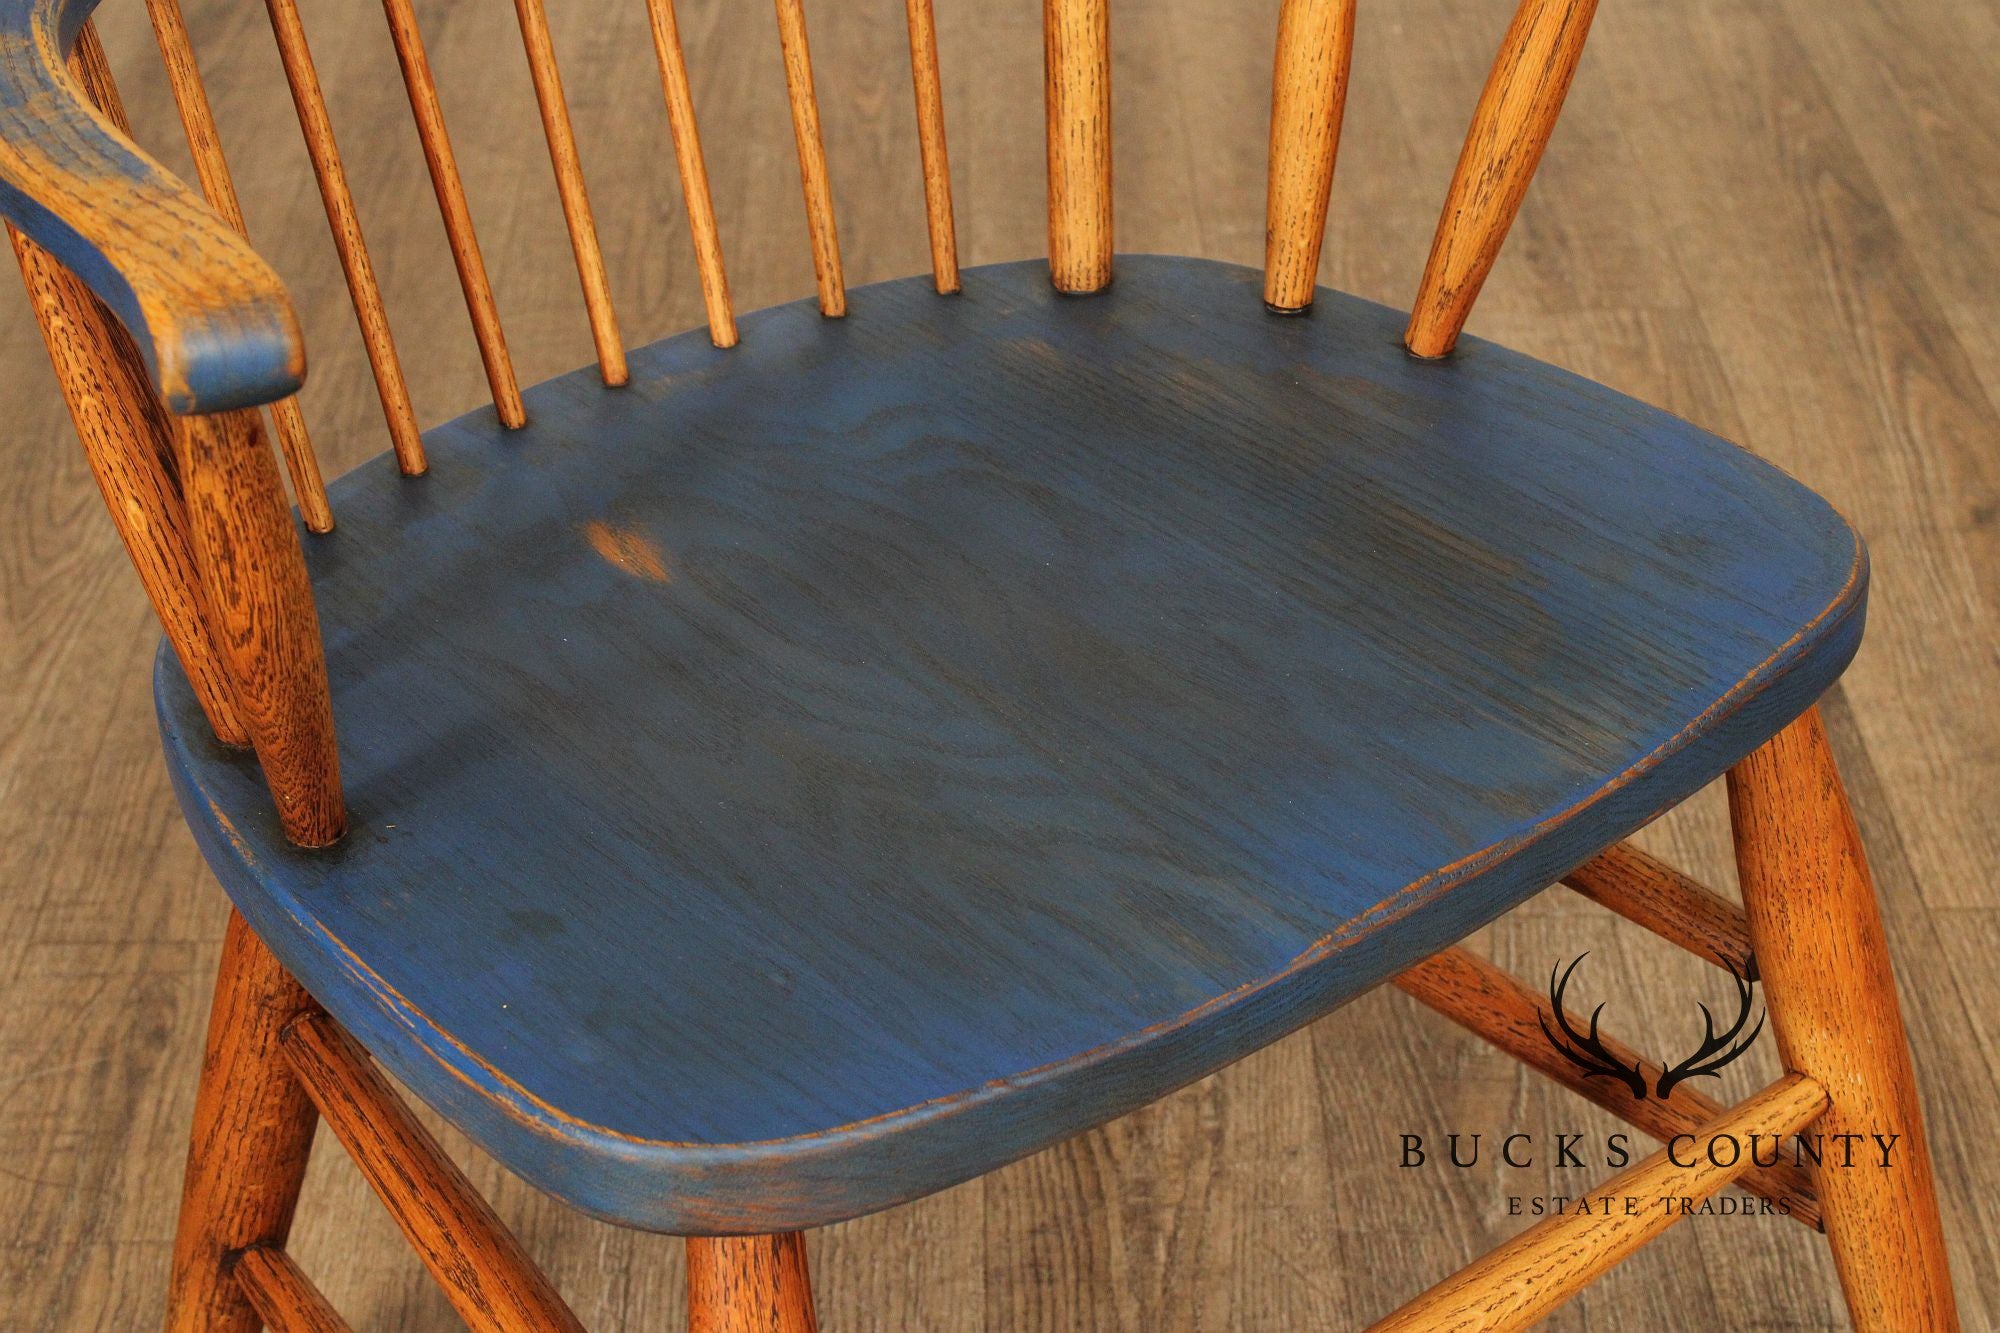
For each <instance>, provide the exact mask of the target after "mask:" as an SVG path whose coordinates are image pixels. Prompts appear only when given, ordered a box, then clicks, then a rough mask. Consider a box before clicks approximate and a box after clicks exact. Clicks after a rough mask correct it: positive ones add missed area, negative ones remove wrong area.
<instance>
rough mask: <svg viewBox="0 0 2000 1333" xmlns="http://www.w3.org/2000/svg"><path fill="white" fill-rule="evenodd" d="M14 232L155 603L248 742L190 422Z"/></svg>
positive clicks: (241, 741) (39, 314) (210, 701)
mask: <svg viewBox="0 0 2000 1333" xmlns="http://www.w3.org/2000/svg"><path fill="white" fill-rule="evenodd" d="M7 235H8V238H9V240H10V241H12V243H13V246H14V257H15V259H16V260H17V261H19V263H20V266H21V276H22V278H23V280H25V281H26V283H27V286H28V299H29V302H30V304H31V306H32V307H33V309H34V312H35V319H36V321H37V322H38V323H39V325H40V326H41V329H42V336H43V338H44V339H45V340H46V343H47V346H48V349H49V357H50V360H51V361H52V362H53V363H54V365H55V371H56V381H57V383H58V384H59V385H60V386H61V388H62V393H63V401H64V402H66V403H67V404H68V405H69V413H70V420H71V422H72V423H73V424H74V425H75V426H76V434H77V438H78V440H79V441H80V442H81V443H82V445H83V453H84V457H86V458H87V459H89V460H90V471H91V475H92V476H94V477H95V478H96V479H97V485H98V489H99V491H100V492H101V493H102V494H103V496H104V503H105V507H106V508H107V509H108V510H109V511H110V513H111V522H112V525H113V526H114V527H116V528H117V529H118V537H119V540H120V541H122V542H123V543H124V546H125V552H126V554H127V555H129V556H130V557H131V559H132V567H133V568H134V569H135V570H137V571H138V574H139V582H140V583H141V584H143V585H144V586H145V589H146V598H147V600H148V601H150V602H151V603H152V604H153V610H154V611H155V612H156V613H157V614H158V616H159V618H160V626H161V628H162V629H164V630H165V631H166V635H167V641H168V642H169V643H170V644H172V646H173V650H174V655H175V657H176V658H177V659H178V660H179V662H180V664H181V669H182V670H183V671H184V672H186V674H187V677H188V679H189V681H190V682H192V686H193V689H194V693H195V696H196V698H197V699H199V700H200V702H201V710H202V714H203V716H205V717H206V718H207V719H208V724H209V726H210V728H211V729H213V731H214V733H215V735H216V738H217V739H218V740H220V741H221V742H222V743H223V744H225V745H235V746H243V745H248V744H249V743H250V733H249V732H248V731H247V730H246V729H245V728H244V725H243V719H242V717H241V715H240V714H239V713H238V712H237V708H236V688H235V686H234V684H233V683H232V682H231V680H230V678H229V674H228V670H227V668H226V667H225V666H224V665H223V661H222V657H221V655H220V653H219V652H218V651H217V649H216V645H215V641H214V638H213V636H212V635H211V633H210V631H209V624H210V620H209V613H208V592H207V589H206V588H205V587H204V586H203V584H202V581H201V574H200V571H199V570H198V569H197V568H196V566H195V561H194V551H193V548H192V547H191V546H190V544H189V537H188V519H187V502H186V500H185V499H184V498H183V496H182V494H181V487H180V479H179V477H178V475H177V466H178V465H177V463H176V460H175V445H174V433H175V432H176V431H177V430H180V429H182V428H183V427H182V425H181V423H179V422H176V421H175V420H173V419H172V418H170V417H169V416H168V415H167V413H166V409H165V408H164V407H163V406H162V405H161V403H160V399H159V396H158V395H157V394H155V393H154V392H153V386H152V383H151V381H150V380H149V379H148V377H147V373H146V366H145V363H144V362H143V361H142V360H141V359H140V357H139V349H138V348H137V347H135V346H133V344H132V338H131V335H130V334H128V333H126V332H125V329H124V326H122V325H121V324H119V323H118V321H117V319H116V318H115V317H114V316H113V315H112V313H111V312H110V311H109V310H107V309H105V308H104V305H103V304H102V303H101V302H100V301H98V299H97V298H96V297H95V296H94V295H92V294H91V291H90V289H89V288H88V287H86V286H85V285H84V284H83V280H82V279H80V278H78V277H77V276H76V275H75V274H73V273H71V272H70V271H69V270H68V269H66V268H64V267H63V266H62V265H61V264H60V263H58V262H57V261H56V260H55V258H54V257H53V256H52V255H50V254H49V253H48V252H47V251H46V250H44V249H42V248H41V247H40V246H38V245H36V244H35V243H34V242H33V241H31V240H29V239H28V238H27V237H25V236H23V235H22V234H21V233H20V232H18V231H16V230H14V228H13V227H12V226H9V227H8V228H7Z"/></svg>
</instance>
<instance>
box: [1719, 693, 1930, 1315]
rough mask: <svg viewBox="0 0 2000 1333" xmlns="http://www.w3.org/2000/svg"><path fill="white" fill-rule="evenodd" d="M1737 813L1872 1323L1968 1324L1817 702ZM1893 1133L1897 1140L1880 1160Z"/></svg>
mask: <svg viewBox="0 0 2000 1333" xmlns="http://www.w3.org/2000/svg"><path fill="white" fill-rule="evenodd" d="M1729 810H1730V817H1731V820H1732V822H1733V825H1734V828H1735V836H1736V859H1737V865H1738V868H1739V871H1740V873H1741V876H1742V883H1743V902H1744V909H1745V913H1746V915H1747V917H1748V919H1749V926H1750V938H1751V943H1752V945H1753V947H1754V948H1755V951H1756V957H1757V966H1758V968H1759V970H1760V971H1761V973H1762V975H1763V978H1764V985H1765V1002H1766V1004H1767V1005H1768V1006H1769V1009H1770V1014H1771V1021H1772V1025H1773V1027H1774V1028H1775V1030H1776V1032H1777V1036H1778V1049H1779V1052H1780V1054H1781V1055H1782V1056H1783V1058H1784V1062H1785V1066H1786V1068H1787V1069H1788V1070H1794V1071H1797V1072H1800V1073H1803V1074H1806V1075H1808V1076H1809V1077H1811V1078H1813V1079H1816V1080H1818V1081H1819V1082H1820V1083H1821V1084H1822V1085H1823V1086H1824V1087H1825V1088H1826V1090H1827V1093H1828V1095H1829V1096H1830V1097H1831V1099H1832V1105H1831V1107H1830V1109H1829V1110H1828V1111H1827V1112H1826V1114H1825V1115H1824V1116H1822V1117H1821V1118H1820V1120H1819V1121H1818V1122H1817V1123H1816V1124H1815V1125H1814V1126H1813V1130H1812V1132H1816V1133H1819V1134H1823V1135H1825V1136H1826V1140H1825V1141H1826V1142H1827V1143H1828V1144H1829V1145H1834V1144H1838V1143H1840V1142H1842V1141H1841V1140H1840V1139H1838V1138H1837V1137H1835V1136H1838V1135H1844V1134H1853V1135H1858V1136H1860V1137H1859V1138H1858V1139H1856V1140H1852V1141H1851V1142H1853V1143H1855V1144H1856V1145H1857V1148H1856V1156H1855V1158H1854V1164H1853V1165H1852V1166H1845V1165H1842V1164H1841V1160H1842V1159H1841V1158H1840V1157H1839V1156H1837V1155H1835V1154H1833V1153H1830V1154H1829V1156H1828V1157H1827V1163H1828V1164H1827V1166H1826V1167H1825V1168H1824V1169H1822V1170H1821V1171H1820V1172H1818V1177H1819V1199H1820V1205H1821V1207H1822V1209H1823V1210H1824V1213H1825V1220H1826V1232H1827V1238H1828V1239H1829V1240H1830V1241H1831V1242H1832V1244H1833V1256H1834V1264H1835V1266H1836V1267H1837V1268H1838V1269H1839V1272H1840V1281H1841V1286H1842V1288H1843V1289H1844V1291H1845V1293H1846V1296H1847V1306H1848V1310H1849V1311H1850V1313H1851V1314H1852V1316H1853V1320H1854V1326H1855V1328H1856V1329H1857V1330H1860V1333H1874V1331H1875V1330H1912V1331H1915V1330H1925V1331H1926V1333H1936V1331H1937V1330H1947V1329H1956V1328H1957V1327H1958V1314H1957V1310H1956V1307H1955V1303H1954V1300H1953V1296H1952V1289H1951V1274H1950V1272H1949V1270H1948V1269H1947V1267H1946V1263H1945V1249H1944V1233H1943V1228H1942V1226H1941V1225H1940V1223H1939V1220H1938V1207H1937V1192H1936V1184H1935V1181H1934V1180H1933V1178H1932V1173H1931V1159H1930V1151H1929V1148H1928V1147H1927V1146H1926V1144H1925V1141H1924V1125H1923V1118H1922V1115H1921V1114H1920V1112H1919V1110H1918V1107H1917V1089H1916V1080H1915V1076H1914V1073H1913V1071H1912V1068H1911V1064H1910V1048H1909V1044H1908V1042H1907V1040H1906V1038H1905V1036H1904V1031H1903V1018H1902V1013H1901V1011H1900V1009H1899V1007H1898V1005H1897V1002H1896V983H1895V980H1894V978H1893V977H1892V976H1891V974H1890V970H1889V954H1888V948H1887V944H1886V941H1885V938H1884V935H1883V930H1882V917H1881V913H1880V912H1879V910H1878V909H1877V907H1876V903H1875V890H1874V886H1873V884H1872V883H1871V882H1870V879H1869V874H1868V863H1867V861H1866V860H1865V859H1864V857H1863V854H1862V848H1861V838H1860V834H1859V831H1858V830H1857V829H1856V827H1855V824H1854V815H1853V812H1852V811H1851V810H1850V809H1849V808H1848V804H1847V796H1846V793H1845V791H1844V790H1843V789H1842V787H1841V782H1840V775H1839V773H1838V772H1837V771H1836V770H1835V768H1834V763H1833V754H1832V751H1831V750H1830V749H1829V748H1828V746H1827V740H1826V730H1825V727H1824V725H1823V724H1822V723H1821V721H1820V716H1819V710H1818V709H1814V710H1812V711H1810V712H1808V713H1807V714H1806V715H1805V716H1804V717H1802V718H1800V719H1799V720H1798V721H1796V722H1794V723H1793V724H1792V725H1791V726H1790V727H1788V728H1786V729H1785V730H1784V731H1783V732H1781V733H1779V735H1778V736H1777V737H1776V738H1775V739H1773V740H1772V741H1771V742H1770V743H1769V744H1767V745H1765V746H1764V747H1763V748H1762V749H1761V750H1758V751H1757V752H1756V753H1755V754H1753V755H1751V756H1750V757H1749V758H1747V759H1745V760H1744V761H1743V762H1742V763H1741V764H1739V765H1737V767H1736V768H1735V770H1734V771H1732V772H1731V773H1730V775H1729ZM1876 1135H1881V1136H1882V1138H1883V1139H1884V1140H1887V1139H1888V1138H1889V1136H1890V1135H1896V1136H1898V1137H1897V1138H1896V1139H1894V1140H1893V1141H1892V1142H1893V1146H1892V1147H1891V1148H1890V1150H1889V1152H1890V1158H1889V1164H1888V1165H1886V1166H1885V1165H1883V1164H1882V1156H1881V1150H1880V1149H1879V1148H1878V1147H1877V1143H1878V1140H1877V1139H1876V1138H1875V1137H1874V1136H1876Z"/></svg>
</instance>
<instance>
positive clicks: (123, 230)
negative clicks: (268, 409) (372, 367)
mask: <svg viewBox="0 0 2000 1333" xmlns="http://www.w3.org/2000/svg"><path fill="white" fill-rule="evenodd" d="M95 4H96V0H8V2H7V3H6V4H5V5H4V6H0V214H4V215H5V217H6V218H7V220H8V221H9V222H10V223H12V224H13V225H14V226H15V227H17V228H19V229H20V230H21V231H22V232H23V233H25V234H26V235H27V236H28V237H30V238H31V239H33V240H34V241H35V242H36V243H37V244H38V245H41V246H42V247H43V248H44V249H46V250H48V251H49V252H50V253H51V254H53V255H55V257H56V258H57V259H59V260H60V261H61V262H62V263H63V264H64V265H66V266H67V267H68V268H70V269H71V270H72V271H73V272H75V273H76V274H77V275H78V276H79V277H81V278H82V279H83V280H84V282H85V283H86V284H88V285H89V287H90V289H91V291H92V292H94V293H95V294H96V295H97V296H98V298H99V299H100V300H102V301H103V302H104V303H105V305H107V306H108V307H110V309H111V311H112V312H113V313H114V314H116V315H117V316H118V318H119V320H120V321H121V322H122V323H123V324H124V325H125V327H126V329H127V330H128V331H130V333H131V334H132V336H133V339H134V341H135V343H136V344H137V346H138V348H139V350H140V353H141V354H142V355H143V356H144V357H145V360H146V365H147V367H148V369H149V370H150V371H151V374H152V378H153V382H154V384H155V385H156V386H157V388H158V390H159V392H160V394H161V396H162V397H164V398H165V399H166V402H167V405H168V406H169V407H170V408H172V409H173V410H174V411H176V412H209V411H218V410H223V409H227V408H233V407H241V406H249V405H254V404H258V403H265V402H270V401H272V400H274V399H277V398H282V397H285V396H287V395H289V394H291V393H293V392H294V391H296V390H297V388H298V387H299V382H300V380H301V379H302V378H303V377H304V375H305V353H304V350H303V348H302V346H301V343H300V339H299V330H298V324H297V322H296V320H295V319H294V318H293V315H292V309H291V305H290V302H289V301H288V300H287V299H286V296H285V292H284V288H283V286H282V285H281V284H280V283H279V281H278V278H277V275H276V274H274V273H273V272H272V271H271V269H270V266H269V265H267V264H266V263H265V262H264V261H263V260H262V259H260V258H259V257H258V256H257V255H256V253H255V252H254V251H252V250H251V249H250V247H249V245H248V244H247V243H246V242H245V241H244V240H243V238H242V236H241V235H240V234H239V233H237V232H236V231H235V230H234V229H233V228H231V227H230V226H229V224H228V223H227V222H225V221H224V220H223V219H222V218H221V217H220V216H218V215H217V214H216V213H215V211H214V210H213V209H211V208H209V207H208V206H207V205H205V204H203V203H202V202H201V200H200V199H199V198H197V197H196V196H195V194H194V193H193V192H192V191H190V190H189V189H188V188H187V186H185V185H184V184H182V183H181V181H180V180H179V179H178V178H176V177H175V176H174V175H173V174H172V173H170V172H168V171H167V170H166V169H165V168H164V167H162V166H160V165H159V164H158V163H157V162H155V161H154V160H153V159H152V158H150V157H148V156H146V155H145V154H144V153H143V152H141V151H140V150H139V149H138V148H137V147H136V146H134V145H133V143H132V141H131V140H130V138H128V137H127V136H126V135H124V134H123V133H121V132H120V131H119V130H118V128H117V127H116V126H115V125H114V124H113V123H112V122H111V120H110V119H109V117H108V116H107V115H106V114H105V113H104V112H102V111H100V110H98V109H97V108H96V107H95V106H93V105H92V104H91V102H90V100H89V98H88V97H87V96H86V95H85V94H84V92H83V90H82V89H81V87H80V86H79V85H78V83H77V82H76V80H75V78H74V77H73V76H72V75H71V74H70V72H69V70H68V68H67V66H66V63H65V61H66V57H67V55H68V52H69V49H70V47H71V46H72V45H73V44H74V43H75V41H76V39H77V34H78V33H79V32H80V31H81V29H82V27H83V24H84V22H85V20H86V19H88V18H89V16H90V12H91V10H92V9H93V8H95Z"/></svg>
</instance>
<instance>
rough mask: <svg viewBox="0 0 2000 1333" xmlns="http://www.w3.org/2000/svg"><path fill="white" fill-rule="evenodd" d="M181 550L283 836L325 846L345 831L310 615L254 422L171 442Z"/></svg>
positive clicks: (290, 533) (227, 423)
mask: <svg viewBox="0 0 2000 1333" xmlns="http://www.w3.org/2000/svg"><path fill="white" fill-rule="evenodd" d="M174 443H175V444H176V446H177V447H178V451H179V452H178V455H177V458H178V462H179V465H180V467H179V471H180V478H181V487H182V493H183V494H184V495H185V496H186V499H187V513H188V544H189V546H190V548H191V549H192V550H193V553H194V562H195V568H196V569H197V570H198V571H200V574H201V582H202V589H203V591H204V592H205V593H206V594H207V603H206V605H207V610H208V613H209V616H210V621H209V624H210V628H211V631H212V635H213V639H214V642H215V645H216V647H217V649H218V650H219V654H220V656H221V658H222V662H223V665H224V667H225V668H226V669H227V670H228V673H229V680H230V684H231V686H232V687H233V690H234V697H235V700H236V708H237V712H238V714H239V715H240V716H241V717H242V719H243V726H244V729H245V730H246V731H248V732H249V733H250V744H251V745H252V746H253V747H255V749H256V752H257V762H258V766H259V767H260V768H261V769H262V770H263V776H264V782H265V785H266V787H267V788H268V789H269V791H270V793H271V799H272V801H273V802H274V803H275V805H276V807H277V818H278V822H279V824H280V826H282V827H283V829H284V831H285V836H286V837H287V838H289V839H290V840H291V841H292V842H293V843H295V844H296V845H298V846H300V847H325V846H328V845H329V844H331V843H333V842H335V841H338V840H339V838H340V836H341V834H343V833H345V832H346V831H347V812H346V806H345V803H344V801H343V799H342V796H341V791H340V753H339V750H338V748H337V745H336V742H335V738H334V734H333V705H332V700H331V698H330V697H329V695H328V693H327V677H326V657H325V654H324V652H323V651H322V649H321V646H320V637H319V617H318V614H317V609H316V608H315V606H314V605H313V592H312V587H311V585H310V583H309V582H308V581H307V576H306V567H305V560H304V555H303V552H302V551H301V550H300V548H299V534H298V531H297V529H295V528H294V527H293V526H292V520H291V513H290V511H289V510H288V509H287V508H286V506H285V501H284V492H283V491H282V490H281V489H280V487H279V483H278V469H277V465H276V463H274V462H273V461H272V459H271V453H270V449H269V448H268V446H266V445H265V443H264V433H263V426H262V423H260V422H259V421H258V419H257V414H256V413H255V412H254V411H252V410H250V409H248V408H241V409H238V410H236V411H234V412H223V413H218V414H216V415H213V416H205V417H196V418H191V419H189V420H188V421H186V422H185V423H184V428H183V429H181V430H178V431H175V432H174Z"/></svg>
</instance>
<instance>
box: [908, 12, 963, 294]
mask: <svg viewBox="0 0 2000 1333" xmlns="http://www.w3.org/2000/svg"><path fill="white" fill-rule="evenodd" d="M903 7H904V10H905V17H906V18H907V20H908V22H909V28H910V83H911V86H912V87H914V88H915V90H916V97H917V144H918V146H919V149H920V151H921V152H922V160H923V168H924V225H925V229H926V230H927V231H928V232H929V234H930V240H931V278H932V280H933V281H935V282H936V283H937V289H938V292H939V294H940V295H946V296H948V295H950V294H951V293H953V292H955V291H957V290H958V232H957V229H956V227H955V225H954V224H953V222H952V217H951V156H950V154H949V153H947V152H946V151H945V143H944V82H943V78H942V76H941V75H940V74H939V72H938V53H937V16H936V15H935V14H934V13H933V12H932V10H931V0H904V5H903Z"/></svg>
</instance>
